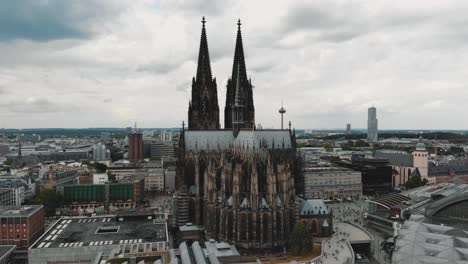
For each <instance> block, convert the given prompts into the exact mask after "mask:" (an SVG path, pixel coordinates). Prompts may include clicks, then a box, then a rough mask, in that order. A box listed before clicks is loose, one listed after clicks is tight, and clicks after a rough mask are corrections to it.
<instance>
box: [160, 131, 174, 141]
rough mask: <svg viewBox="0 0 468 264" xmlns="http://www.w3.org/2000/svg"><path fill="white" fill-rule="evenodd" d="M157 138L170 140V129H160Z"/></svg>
mask: <svg viewBox="0 0 468 264" xmlns="http://www.w3.org/2000/svg"><path fill="white" fill-rule="evenodd" d="M159 139H160V140H161V141H163V142H164V141H172V131H166V130H162V131H161V133H160V134H159Z"/></svg>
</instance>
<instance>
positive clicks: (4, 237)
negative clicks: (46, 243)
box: [0, 205, 45, 249]
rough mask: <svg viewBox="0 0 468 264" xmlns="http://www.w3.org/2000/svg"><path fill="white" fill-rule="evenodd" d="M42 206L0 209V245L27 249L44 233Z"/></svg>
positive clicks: (5, 207)
mask: <svg viewBox="0 0 468 264" xmlns="http://www.w3.org/2000/svg"><path fill="white" fill-rule="evenodd" d="M44 218H45V211H44V206H42V205H24V206H2V207H0V224H1V226H0V230H1V232H0V245H15V246H16V247H17V248H20V249H25V248H28V247H29V246H30V245H31V244H32V243H33V242H34V241H35V240H36V239H37V238H39V237H40V236H41V235H42V233H43V232H44Z"/></svg>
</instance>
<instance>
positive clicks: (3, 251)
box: [0, 246, 16, 260]
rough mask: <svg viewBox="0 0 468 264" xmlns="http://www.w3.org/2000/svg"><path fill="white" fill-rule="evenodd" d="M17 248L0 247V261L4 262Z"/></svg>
mask: <svg viewBox="0 0 468 264" xmlns="http://www.w3.org/2000/svg"><path fill="white" fill-rule="evenodd" d="M15 248H16V246H0V260H2V259H3V257H5V255H7V254H9V253H11V252H12V251H13V250H14V249H15Z"/></svg>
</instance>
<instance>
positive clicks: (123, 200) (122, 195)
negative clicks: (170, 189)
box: [56, 176, 145, 214]
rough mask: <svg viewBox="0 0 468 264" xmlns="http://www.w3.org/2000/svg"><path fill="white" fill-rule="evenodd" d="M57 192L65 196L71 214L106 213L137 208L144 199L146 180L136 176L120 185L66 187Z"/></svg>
mask: <svg viewBox="0 0 468 264" xmlns="http://www.w3.org/2000/svg"><path fill="white" fill-rule="evenodd" d="M56 191H57V192H59V193H61V194H62V195H63V197H64V202H65V207H66V208H68V209H69V210H71V212H70V213H73V214H83V213H104V212H107V211H110V212H111V211H115V210H117V209H121V208H126V209H129V208H136V205H137V204H138V203H140V202H142V201H143V199H144V194H145V179H144V177H137V176H135V177H132V178H129V179H127V180H126V182H119V183H110V182H106V183H104V184H74V185H65V186H61V187H57V188H56Z"/></svg>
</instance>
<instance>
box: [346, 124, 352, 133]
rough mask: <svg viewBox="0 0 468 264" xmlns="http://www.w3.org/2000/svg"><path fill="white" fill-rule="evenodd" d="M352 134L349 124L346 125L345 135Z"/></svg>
mask: <svg viewBox="0 0 468 264" xmlns="http://www.w3.org/2000/svg"><path fill="white" fill-rule="evenodd" d="M352 133H353V132H351V124H346V135H351V134H352Z"/></svg>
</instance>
